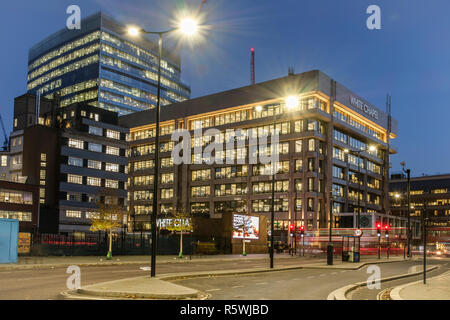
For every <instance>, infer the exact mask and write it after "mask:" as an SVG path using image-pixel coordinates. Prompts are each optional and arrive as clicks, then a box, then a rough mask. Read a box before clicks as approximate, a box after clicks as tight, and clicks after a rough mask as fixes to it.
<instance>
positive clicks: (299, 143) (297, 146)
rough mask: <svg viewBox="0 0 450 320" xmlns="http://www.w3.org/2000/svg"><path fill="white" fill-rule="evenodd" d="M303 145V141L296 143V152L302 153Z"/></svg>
mask: <svg viewBox="0 0 450 320" xmlns="http://www.w3.org/2000/svg"><path fill="white" fill-rule="evenodd" d="M302 145H303V141H302V140H297V141H295V152H302Z"/></svg>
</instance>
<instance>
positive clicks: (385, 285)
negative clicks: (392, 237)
mask: <svg viewBox="0 0 450 320" xmlns="http://www.w3.org/2000/svg"><path fill="white" fill-rule="evenodd" d="M418 264H419V265H420V266H422V265H423V262H422V261H418ZM430 265H440V268H438V269H435V270H432V271H429V272H427V279H429V278H431V277H435V276H438V275H440V274H443V273H445V272H447V271H449V270H450V263H449V260H448V259H441V258H433V259H430V258H428V259H427V266H430ZM422 279H423V274H420V275H417V276H412V277H408V278H404V279H398V280H393V281H388V282H382V283H381V288H380V289H379V290H370V289H368V288H367V287H361V288H358V289H357V290H354V291H352V292H351V293H350V294H349V296H348V297H349V298H350V299H352V300H376V299H377V295H378V293H379V292H380V291H384V290H385V289H389V288H394V287H396V286H400V285H402V284H406V283H410V282H414V281H419V280H422Z"/></svg>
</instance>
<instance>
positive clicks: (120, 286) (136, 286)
mask: <svg viewBox="0 0 450 320" xmlns="http://www.w3.org/2000/svg"><path fill="white" fill-rule="evenodd" d="M258 256H260V255H253V257H249V256H246V257H242V256H240V257H236V258H237V259H248V258H250V259H258V258H263V259H268V256H267V255H262V257H258ZM282 256H283V255H280V256H279V257H282ZM286 256H287V257H288V258H292V257H291V256H289V255H286ZM236 258H235V259H236ZM210 259H213V258H210ZM219 259H220V258H219ZM222 259H223V257H222ZM228 259H233V257H228ZM210 261H211V260H210ZM400 261H404V259H403V257H391V258H390V259H385V258H384V259H376V258H375V259H373V258H371V257H370V258H365V257H362V261H361V262H359V263H349V262H342V261H340V260H338V259H336V260H335V261H334V265H331V266H328V265H327V264H326V259H321V261H320V262H313V263H311V262H309V263H305V264H301V265H294V266H292V265H290V266H279V267H274V268H273V269H271V268H250V269H237V270H218V271H200V272H183V273H176V274H163V275H158V276H157V277H155V278H150V277H148V276H145V277H135V278H129V279H122V280H115V281H108V282H103V283H96V284H93V285H89V286H85V287H81V288H79V289H77V290H72V291H65V292H62V293H61V294H62V295H63V296H64V297H66V298H73V299H77V298H78V299H98V298H99V297H103V298H108V299H110V298H119V299H129V298H143V299H204V298H205V296H204V295H202V293H201V292H200V291H198V290H195V289H191V288H187V287H183V286H180V285H176V284H173V283H171V282H169V281H174V280H180V279H189V278H198V277H220V276H227V275H242V274H256V273H263V272H274V271H287V270H295V269H335V270H358V269H360V268H362V267H364V266H365V265H368V264H379V263H392V262H400Z"/></svg>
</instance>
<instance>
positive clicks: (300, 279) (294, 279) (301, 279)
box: [292, 278, 302, 280]
mask: <svg viewBox="0 0 450 320" xmlns="http://www.w3.org/2000/svg"><path fill="white" fill-rule="evenodd" d="M292 280H302V279H301V278H294V279H292Z"/></svg>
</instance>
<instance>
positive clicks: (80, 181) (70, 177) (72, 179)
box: [67, 174, 83, 184]
mask: <svg viewBox="0 0 450 320" xmlns="http://www.w3.org/2000/svg"><path fill="white" fill-rule="evenodd" d="M67 182H69V183H76V184H83V177H82V176H79V175H75V174H68V175H67Z"/></svg>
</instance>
